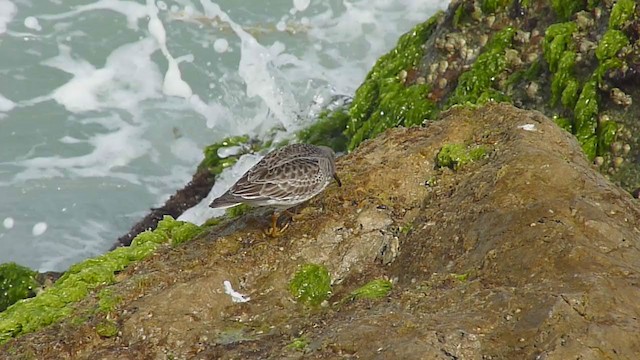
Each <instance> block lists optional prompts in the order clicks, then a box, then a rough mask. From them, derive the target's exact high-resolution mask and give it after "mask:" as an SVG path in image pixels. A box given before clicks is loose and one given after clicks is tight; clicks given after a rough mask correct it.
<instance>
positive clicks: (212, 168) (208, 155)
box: [199, 136, 249, 175]
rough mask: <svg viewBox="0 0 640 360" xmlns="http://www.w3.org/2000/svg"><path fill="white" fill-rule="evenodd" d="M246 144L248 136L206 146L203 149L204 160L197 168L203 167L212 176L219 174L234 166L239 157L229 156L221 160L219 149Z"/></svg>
mask: <svg viewBox="0 0 640 360" xmlns="http://www.w3.org/2000/svg"><path fill="white" fill-rule="evenodd" d="M248 142H249V137H248V136H233V137H229V138H226V139H224V140H222V141H221V142H219V143H215V144H212V145H209V146H207V147H206V148H205V149H204V160H202V162H201V163H200V165H199V167H205V168H206V169H207V170H209V172H210V173H211V174H213V175H218V174H220V173H221V172H222V170H224V169H226V168H228V167H230V166H232V165H233V164H235V163H236V161H238V158H239V157H240V155H231V156H229V157H226V158H221V157H220V155H218V150H219V149H220V148H224V147H229V146H238V145H242V144H246V143H248Z"/></svg>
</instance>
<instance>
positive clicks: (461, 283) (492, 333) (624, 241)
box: [0, 104, 640, 359]
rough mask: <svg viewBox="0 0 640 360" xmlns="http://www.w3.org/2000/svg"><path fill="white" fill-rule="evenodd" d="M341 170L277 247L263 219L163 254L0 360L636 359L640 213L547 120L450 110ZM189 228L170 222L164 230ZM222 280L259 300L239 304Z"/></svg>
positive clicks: (400, 132)
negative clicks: (467, 154)
mask: <svg viewBox="0 0 640 360" xmlns="http://www.w3.org/2000/svg"><path fill="white" fill-rule="evenodd" d="M448 144H449V145H451V144H464V146H461V147H459V148H460V150H466V149H473V148H476V147H483V148H485V149H487V150H490V156H487V157H485V158H483V159H482V161H473V162H469V163H467V164H466V165H465V166H461V167H458V168H457V169H456V171H451V170H450V169H448V168H445V167H438V166H436V163H437V161H438V154H439V153H440V152H441V151H442V149H443V148H445V147H446V146H447V145H448ZM337 166H338V173H339V175H340V176H341V178H342V179H343V186H342V187H340V188H338V187H337V186H329V187H328V188H327V190H326V191H325V192H324V193H323V194H321V195H320V196H318V197H317V198H314V199H312V200H310V201H309V202H308V203H305V204H303V205H302V206H300V208H299V209H298V210H297V215H296V216H295V219H294V221H292V223H291V224H290V225H289V228H288V230H287V231H286V232H285V233H284V234H283V235H282V236H281V237H279V238H270V237H267V236H265V235H264V234H263V229H264V227H265V226H268V224H269V219H268V212H263V213H262V212H259V211H252V212H249V213H247V214H244V215H242V216H239V217H238V218H235V219H232V220H227V221H224V222H222V223H220V224H218V225H213V226H211V227H210V228H208V229H206V230H205V231H204V232H203V233H201V234H200V235H198V236H197V237H196V238H195V239H193V240H191V241H190V242H189V243H187V244H184V245H182V246H177V247H173V246H162V247H160V248H158V249H156V251H155V252H154V256H151V257H147V258H146V259H145V260H144V261H142V262H138V263H136V265H135V266H129V267H128V268H126V269H125V270H123V271H121V272H119V273H117V275H116V278H115V279H113V280H114V282H113V283H112V284H111V285H109V286H105V287H102V288H101V289H100V290H98V291H97V293H96V291H95V290H88V291H89V293H90V295H89V296H85V297H83V298H82V300H80V301H79V302H76V303H74V306H73V307H71V306H66V307H63V308H64V309H66V310H65V311H66V312H67V314H66V315H67V316H66V317H64V318H63V319H62V320H61V321H60V322H58V323H57V325H55V326H50V327H40V328H38V329H33V328H32V330H33V331H32V332H31V333H23V334H21V335H20V334H19V333H16V334H14V335H20V336H17V337H15V338H14V339H12V340H10V341H8V342H6V343H5V344H3V345H0V358H2V359H5V358H6V359H14V358H15V359H19V358H23V357H24V356H25V354H27V355H28V356H27V357H30V358H37V359H40V358H42V359H49V358H51V359H95V358H105V359H108V358H119V357H122V354H126V356H127V357H129V358H136V359H145V358H167V357H173V358H193V359H245V358H265V359H282V358H289V357H299V356H301V355H305V356H312V357H317V358H337V357H344V356H345V354H346V355H348V356H350V357H354V356H356V355H357V357H360V358H364V359H370V358H405V359H422V358H428V359H445V358H447V357H448V358H452V357H456V358H460V359H483V358H484V359H490V358H491V359H534V358H546V359H575V358H593V359H599V358H629V359H632V358H634V357H635V356H636V354H638V353H639V352H640V339H639V338H638V337H637V333H638V331H639V327H638V326H639V325H638V322H637V320H636V319H638V317H640V303H638V301H637V299H638V298H639V297H640V289H639V288H638V287H637V285H636V284H637V283H638V276H637V274H638V273H640V250H639V249H640V240H639V239H640V231H639V230H638V229H639V228H640V223H638V221H639V220H638V219H640V207H639V205H638V203H637V201H636V200H634V199H633V198H632V197H631V196H630V195H629V194H628V193H627V192H625V191H624V190H623V189H621V188H619V187H617V186H615V185H613V184H612V183H610V182H609V181H608V180H607V179H606V178H605V177H604V176H603V175H601V174H599V173H598V172H597V171H595V170H594V168H593V166H592V165H591V164H590V162H589V161H588V159H587V158H586V157H585V155H584V153H583V151H582V149H581V145H580V144H579V143H578V142H577V141H576V140H575V138H574V137H573V136H571V135H570V134H569V133H567V132H565V131H563V130H561V129H560V128H559V127H558V126H557V125H555V123H554V122H553V121H552V120H549V119H548V118H546V117H544V116H543V115H541V114H540V113H538V112H535V111H525V110H520V109H516V108H514V107H512V106H510V105H505V104H489V105H486V106H483V107H478V108H472V107H470V108H456V109H453V110H449V111H448V112H446V113H444V114H443V117H442V119H439V120H438V121H436V122H433V123H431V124H429V126H426V127H413V128H409V129H390V130H387V131H385V132H384V133H383V134H382V135H380V136H379V137H377V138H376V139H373V140H370V141H367V142H365V143H363V144H362V145H361V146H360V147H358V149H356V150H355V151H354V152H352V153H351V154H349V155H346V156H343V157H340V158H339V159H338V161H337ZM429 180H432V181H430V182H429V184H426V182H427V181H429ZM427 185H428V186H427ZM181 226H184V224H181V223H180V222H176V221H175V220H172V219H167V221H166V222H163V223H162V226H159V229H156V231H158V232H162V233H163V234H164V236H168V235H167V234H170V233H172V232H173V231H176V230H175V229H179V228H180V227H181ZM403 229H409V230H403ZM154 239H155V238H149V239H147V240H148V241H141V242H140V244H138V245H137V246H150V245H149V244H151V245H154V244H156V243H155V242H154V241H155V240H154ZM166 241H168V240H166ZM136 244H137V242H136ZM310 264H314V265H310ZM97 265H99V264H97ZM75 270H78V271H81V270H80V269H75ZM300 274H306V275H305V276H301V275H300ZM309 274H311V276H308V275H309ZM311 278H312V279H320V280H321V281H320V282H319V283H321V284H324V285H323V287H322V288H323V289H324V290H323V291H321V292H322V293H323V294H325V295H324V297H323V299H324V300H326V301H324V300H319V301H320V303H322V305H323V306H300V302H301V301H300V299H299V298H298V296H297V294H298V293H299V292H298V291H296V292H294V293H292V292H291V290H292V285H291V284H292V282H295V283H296V286H295V289H301V288H305V287H306V285H308V284H311V283H312V281H310V279H311ZM387 279H388V280H387ZM292 280H293V281H292ZM67 281H68V280H67ZM226 281H229V283H230V284H232V285H233V291H235V292H237V293H240V294H242V295H243V296H245V297H248V298H250V300H249V301H247V302H234V298H233V297H232V296H231V295H229V294H228V293H231V292H230V290H229V289H227V288H226V287H225V286H224V285H223V283H225V282H226ZM313 282H314V283H315V280H314V281H313ZM391 284H393V291H390V289H391ZM309 288H310V289H311V288H312V287H309ZM313 289H316V288H315V287H313ZM314 291H315V290H314ZM329 291H330V294H331V297H330V298H327V297H326V296H328V294H329ZM47 292H48V291H45V292H44V293H43V294H41V295H39V296H38V297H36V298H34V299H30V300H29V301H35V300H37V299H38V298H40V297H41V296H42V295H44V294H46V293H47ZM351 299H353V301H350V300H351ZM345 300H346V301H345ZM316 303H317V302H316ZM611 304H615V306H611ZM55 306H60V305H54V304H51V306H50V307H47V308H43V310H46V311H51V310H50V309H55ZM11 309H16V310H14V311H12V313H13V315H12V316H17V314H18V312H17V310H18V307H17V306H16V305H14V306H12V307H10V308H9V310H11ZM46 311H45V313H46ZM4 314H5V313H0V325H1V324H5V323H3V321H4V320H2V319H6V318H3V316H5V315H4ZM31 316H35V313H31ZM25 324H27V325H29V326H32V325H30V323H25ZM169 355H170V356H169Z"/></svg>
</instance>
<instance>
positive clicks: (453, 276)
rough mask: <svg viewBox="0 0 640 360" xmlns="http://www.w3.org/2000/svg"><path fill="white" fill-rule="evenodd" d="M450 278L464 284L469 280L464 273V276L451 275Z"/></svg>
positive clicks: (467, 275) (467, 274)
mask: <svg viewBox="0 0 640 360" xmlns="http://www.w3.org/2000/svg"><path fill="white" fill-rule="evenodd" d="M451 277H452V278H454V279H456V280H458V281H460V282H466V281H467V280H469V273H464V274H451Z"/></svg>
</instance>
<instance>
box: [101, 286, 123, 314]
mask: <svg viewBox="0 0 640 360" xmlns="http://www.w3.org/2000/svg"><path fill="white" fill-rule="evenodd" d="M121 302H122V297H121V296H118V295H116V294H115V293H114V292H113V290H112V289H110V288H104V289H102V290H100V292H98V312H101V313H105V314H108V313H110V312H113V311H114V310H115V309H116V308H117V307H118V305H119V304H120V303H121Z"/></svg>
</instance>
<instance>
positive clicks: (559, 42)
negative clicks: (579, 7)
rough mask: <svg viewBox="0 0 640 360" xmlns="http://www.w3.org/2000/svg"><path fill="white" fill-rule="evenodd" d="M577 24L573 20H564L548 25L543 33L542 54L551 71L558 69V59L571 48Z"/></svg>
mask: <svg viewBox="0 0 640 360" xmlns="http://www.w3.org/2000/svg"><path fill="white" fill-rule="evenodd" d="M576 29H577V25H576V24H575V23H574V22H564V23H557V24H553V25H549V27H548V28H547V30H546V31H545V34H544V44H543V56H544V59H545V60H546V61H547V64H549V70H551V72H552V73H555V72H557V71H558V65H559V63H560V59H561V58H562V56H563V55H564V53H565V51H567V50H573V39H572V36H573V33H574V32H575V31H576Z"/></svg>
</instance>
